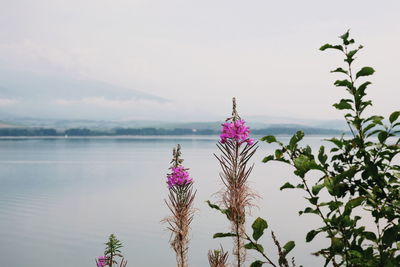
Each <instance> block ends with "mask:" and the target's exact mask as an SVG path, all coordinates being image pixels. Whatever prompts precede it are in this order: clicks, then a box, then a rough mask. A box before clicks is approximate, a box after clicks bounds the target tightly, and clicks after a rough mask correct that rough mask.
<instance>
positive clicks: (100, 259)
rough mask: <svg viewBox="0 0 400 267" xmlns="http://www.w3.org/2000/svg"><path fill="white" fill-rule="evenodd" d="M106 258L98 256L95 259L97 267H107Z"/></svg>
mask: <svg viewBox="0 0 400 267" xmlns="http://www.w3.org/2000/svg"><path fill="white" fill-rule="evenodd" d="M107 261H108V258H107V257H106V256H100V257H98V258H97V267H104V266H106V265H107Z"/></svg>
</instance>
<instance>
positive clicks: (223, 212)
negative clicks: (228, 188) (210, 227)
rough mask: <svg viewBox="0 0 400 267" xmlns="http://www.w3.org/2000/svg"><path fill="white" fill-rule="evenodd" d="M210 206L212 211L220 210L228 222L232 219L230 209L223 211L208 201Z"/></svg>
mask: <svg viewBox="0 0 400 267" xmlns="http://www.w3.org/2000/svg"><path fill="white" fill-rule="evenodd" d="M206 202H207V204H208V206H210V208H212V209H216V210H219V211H220V212H221V213H222V214H225V215H226V217H227V218H228V220H229V219H230V211H229V210H228V209H221V208H220V207H219V206H218V205H215V204H212V203H211V202H210V201H209V200H207V201H206Z"/></svg>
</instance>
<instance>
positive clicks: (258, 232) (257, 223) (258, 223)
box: [251, 217, 268, 241]
mask: <svg viewBox="0 0 400 267" xmlns="http://www.w3.org/2000/svg"><path fill="white" fill-rule="evenodd" d="M251 228H253V238H254V240H256V241H257V240H258V239H259V238H260V237H261V236H262V235H263V234H264V230H265V229H267V228H268V223H267V221H266V220H264V219H263V218H260V217H258V218H257V219H255V220H254V222H253V224H252V225H251Z"/></svg>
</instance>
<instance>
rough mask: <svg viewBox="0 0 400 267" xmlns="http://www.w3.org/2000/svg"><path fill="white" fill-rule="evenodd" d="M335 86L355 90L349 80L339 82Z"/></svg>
mask: <svg viewBox="0 0 400 267" xmlns="http://www.w3.org/2000/svg"><path fill="white" fill-rule="evenodd" d="M333 84H334V85H336V86H338V87H347V88H353V85H352V84H351V82H350V81H349V80H337V81H335V82H334V83H333Z"/></svg>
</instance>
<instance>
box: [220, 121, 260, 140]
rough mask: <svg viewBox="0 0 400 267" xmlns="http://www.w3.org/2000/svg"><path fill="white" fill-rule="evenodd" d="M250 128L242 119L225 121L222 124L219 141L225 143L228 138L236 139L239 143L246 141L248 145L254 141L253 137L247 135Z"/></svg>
mask: <svg viewBox="0 0 400 267" xmlns="http://www.w3.org/2000/svg"><path fill="white" fill-rule="evenodd" d="M249 134H250V128H249V127H248V126H246V122H245V121H244V120H237V121H232V122H225V123H223V124H222V129H221V134H220V136H219V137H220V138H221V140H220V142H221V143H225V142H226V141H227V140H228V139H232V140H236V141H238V142H239V143H243V142H246V143H247V144H249V145H252V144H253V143H254V139H251V138H250V137H249Z"/></svg>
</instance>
